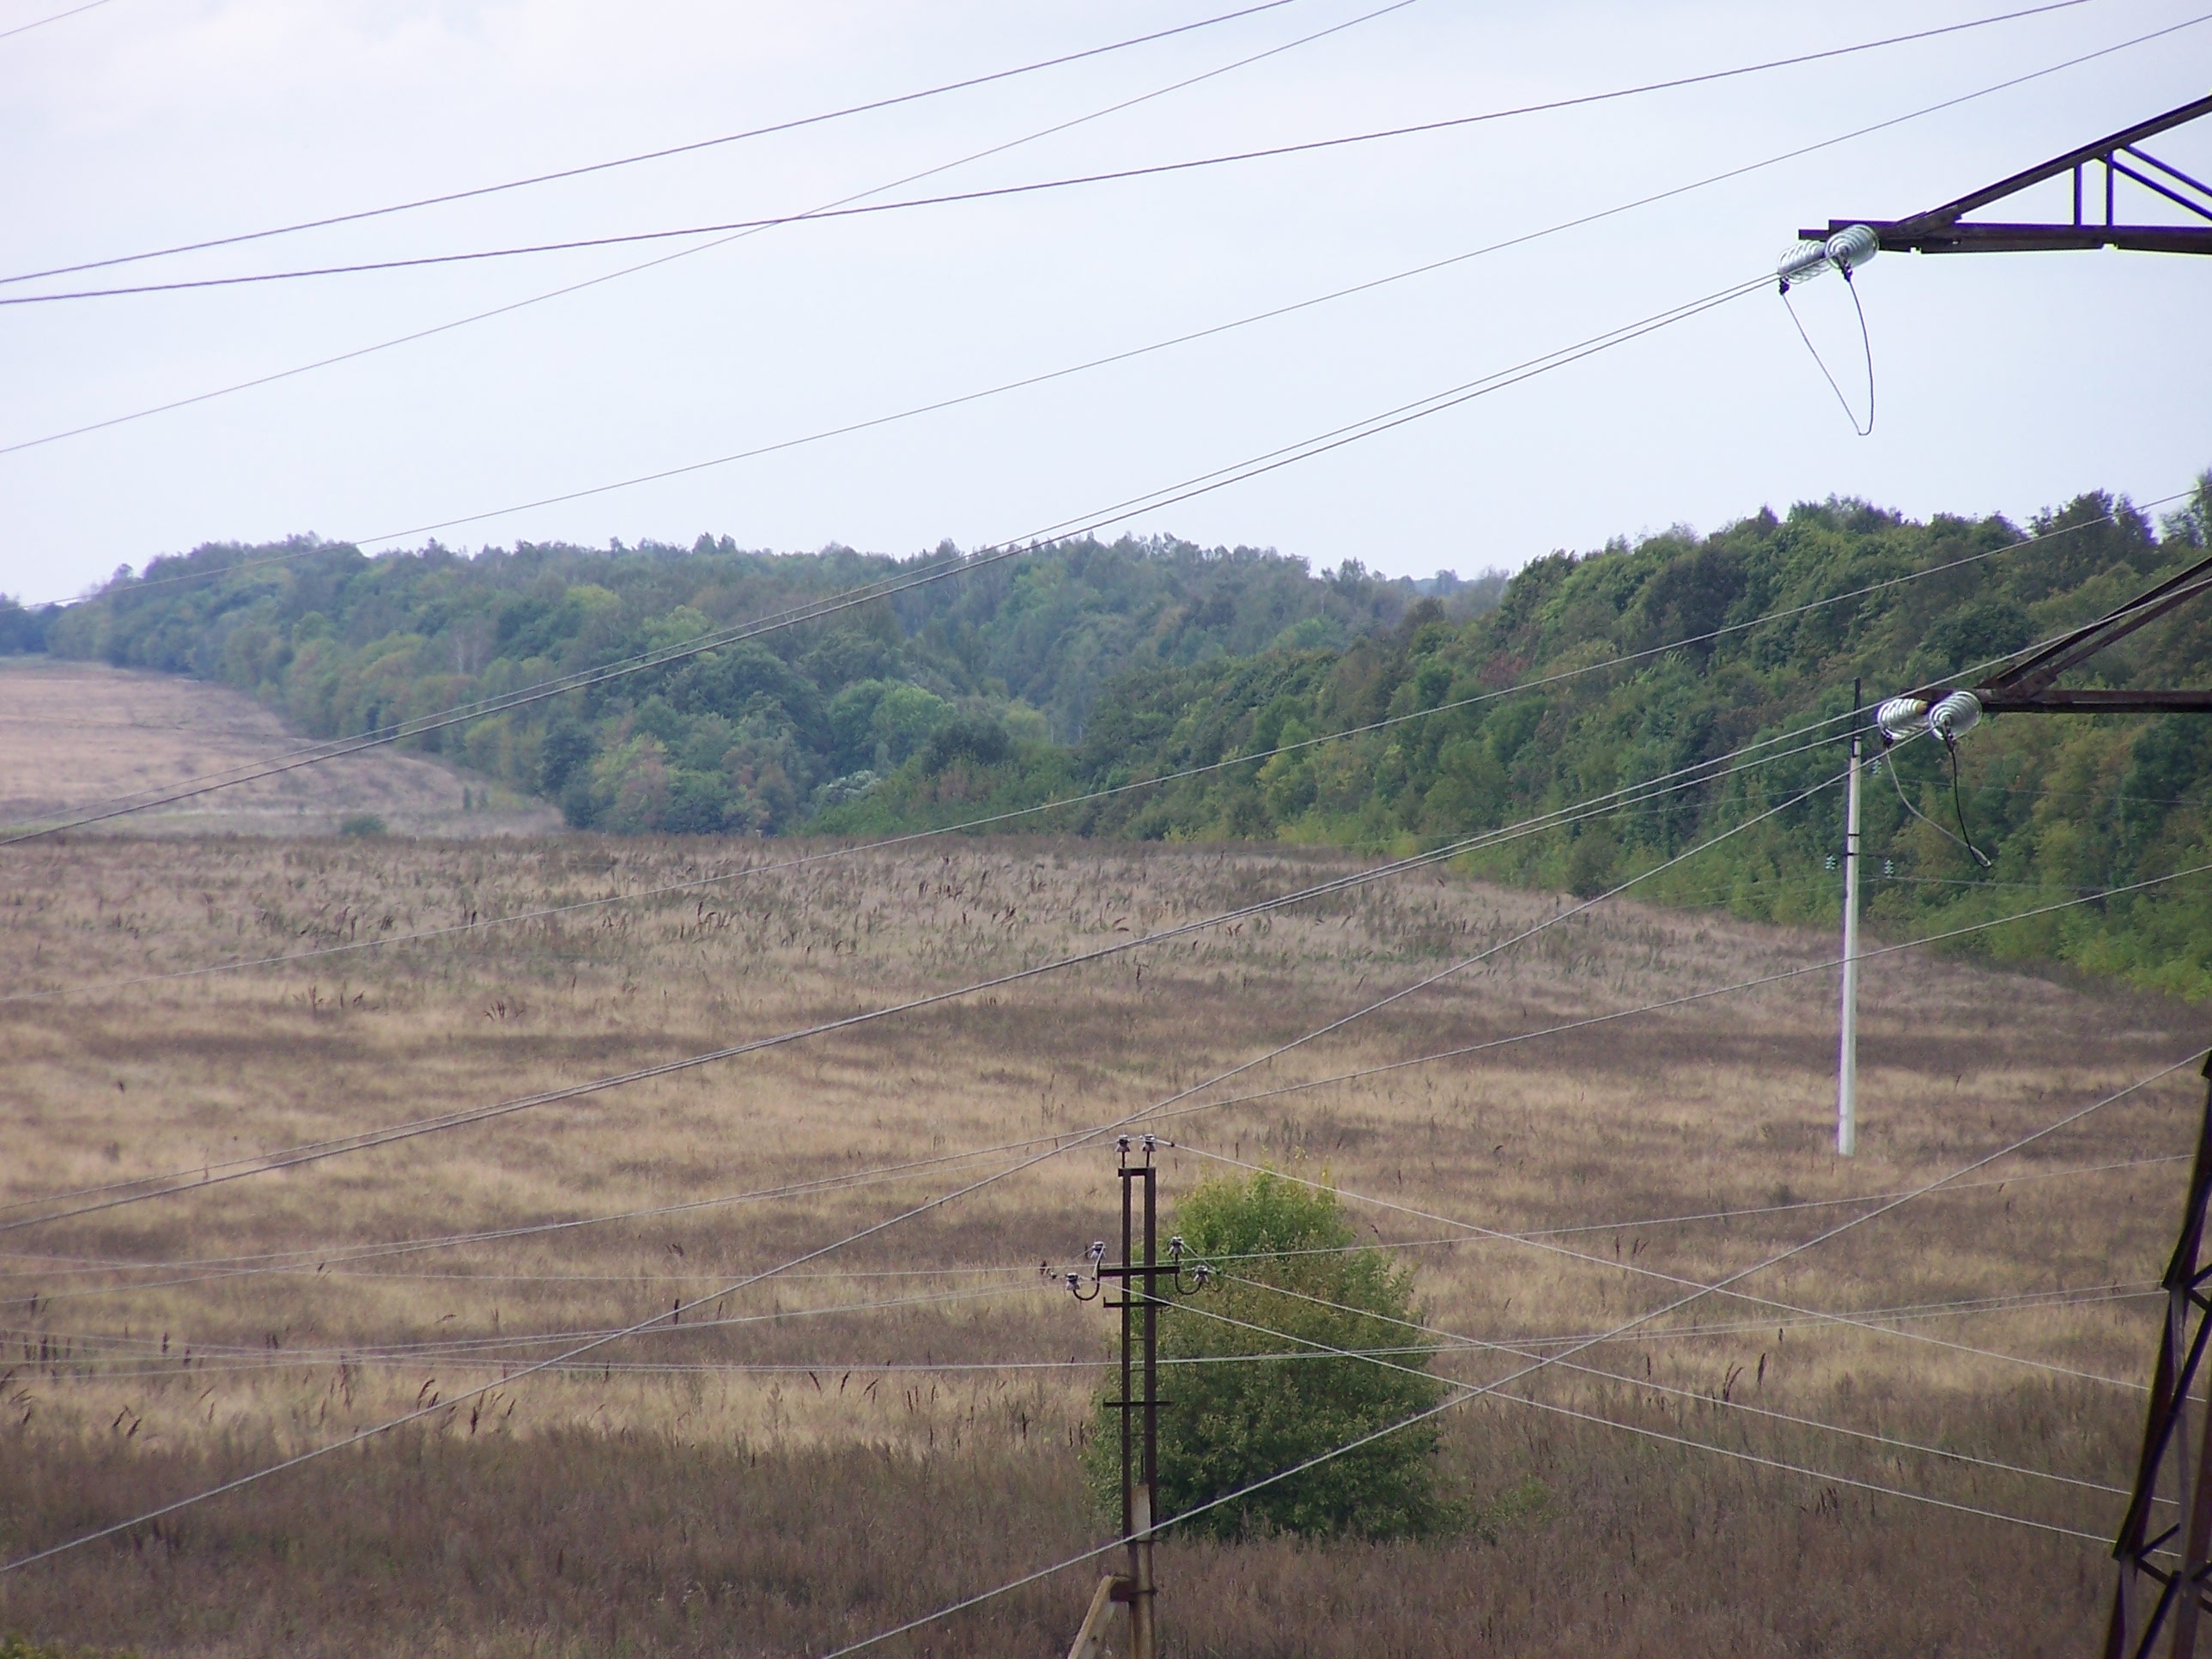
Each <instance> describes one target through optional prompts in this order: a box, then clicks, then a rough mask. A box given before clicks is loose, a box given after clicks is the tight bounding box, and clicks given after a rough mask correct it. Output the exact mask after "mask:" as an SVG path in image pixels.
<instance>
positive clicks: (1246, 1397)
mask: <svg viewBox="0 0 2212 1659" xmlns="http://www.w3.org/2000/svg"><path fill="white" fill-rule="evenodd" d="M1176 1228H1177V1231H1180V1232H1181V1233H1182V1237H1183V1238H1184V1241H1185V1242H1186V1243H1187V1244H1188V1246H1189V1248H1190V1249H1191V1250H1192V1251H1193V1252H1194V1254H1195V1255H1197V1256H1198V1257H1199V1258H1200V1259H1201V1260H1203V1261H1206V1262H1208V1263H1210V1264H1212V1267H1213V1270H1214V1279H1213V1282H1212V1285H1209V1286H1208V1287H1207V1288H1206V1290H1205V1291H1202V1292H1200V1294H1199V1295H1197V1296H1195V1297H1192V1298H1191V1299H1190V1300H1189V1301H1188V1302H1186V1303H1182V1304H1177V1305H1176V1306H1173V1307H1171V1308H1170V1309H1168V1310H1166V1311H1164V1313H1163V1314H1162V1315H1161V1318H1160V1352H1161V1355H1162V1358H1163V1359H1164V1361H1165V1362H1166V1370H1165V1378H1164V1383H1163V1384H1162V1389H1161V1392H1162V1393H1163V1395H1165V1396H1166V1397H1167V1398H1168V1399H1170V1401H1172V1402H1173V1403H1172V1405H1171V1406H1170V1408H1169V1409H1167V1410H1166V1411H1164V1412H1163V1413H1161V1417H1160V1449H1159V1469H1160V1512H1161V1516H1162V1517H1163V1518H1164V1519H1172V1518H1173V1517H1175V1516H1178V1515H1185V1514H1188V1513H1190V1511H1192V1510H1196V1509H1198V1508H1199V1507H1200V1505H1202V1504H1207V1503H1210V1502H1212V1500H1214V1499H1216V1498H1221V1497H1223V1496H1225V1494H1227V1493H1230V1492H1240V1491H1242V1490H1243V1488H1246V1487H1248V1486H1252V1485H1254V1483H1255V1482H1258V1481H1261V1480H1266V1479H1267V1477H1268V1476H1270V1475H1273V1474H1279V1472H1281V1471H1283V1470H1285V1469H1289V1468H1296V1467H1297V1465H1299V1464H1301V1463H1304V1462H1307V1461H1308V1460H1310V1459H1311V1458H1314V1457H1316V1456H1318V1455H1321V1454H1322V1453H1324V1452H1327V1451H1329V1450H1331V1449H1334V1448H1335V1447H1337V1446H1340V1445H1343V1444H1345V1443H1347V1442H1350V1441H1353V1440H1357V1439H1359V1438H1360V1437H1363V1436H1365V1435H1369V1434H1372V1433H1373V1432H1374V1431H1376V1430H1378V1429H1384V1428H1387V1427H1389V1425H1392V1424H1394V1423H1400V1422H1404V1421H1406V1420H1407V1419H1410V1418H1413V1417H1416V1416H1418V1415H1419V1413H1422V1412H1424V1411H1426V1410H1427V1409H1428V1408H1429V1407H1432V1406H1434V1405H1436V1404H1437V1402H1438V1401H1441V1400H1442V1399H1443V1384H1442V1383H1438V1382H1437V1380H1436V1379H1435V1378H1433V1377H1431V1376H1427V1375H1426V1374H1425V1372H1426V1367H1427V1364H1428V1361H1429V1358H1430V1356H1431V1352H1432V1350H1431V1348H1430V1347H1428V1346H1426V1345H1425V1343H1424V1341H1423V1339H1422V1337H1421V1335H1420V1334H1419V1332H1418V1331H1417V1330H1414V1329H1413V1328H1409V1326H1408V1325H1407V1323H1405V1322H1407V1321H1410V1320H1412V1319H1413V1318H1414V1317H1415V1314H1414V1310H1413V1274H1412V1271H1411V1270H1410V1269H1407V1268H1401V1267H1397V1266H1396V1265H1395V1264H1394V1263H1393V1262H1392V1261H1390V1260H1389V1257H1388V1256H1387V1255H1385V1254H1384V1253H1383V1251H1381V1250H1376V1249H1360V1248H1358V1244H1357V1241H1356V1237H1355V1235H1354V1234H1353V1231H1352V1226H1351V1224H1350V1223H1349V1222H1348V1221H1346V1219H1345V1217H1344V1214H1343V1210H1342V1206H1341V1205H1340V1203H1339V1201H1338V1200H1337V1198H1336V1195H1335V1194H1334V1193H1330V1192H1328V1191H1325V1190H1318V1189H1316V1188H1310V1187H1306V1186H1303V1185H1301V1184H1299V1183H1297V1182H1291V1181H1286V1180H1285V1179H1283V1178H1282V1177H1281V1176H1276V1175H1272V1174H1260V1175H1255V1176H1252V1177H1251V1178H1250V1179H1249V1180H1237V1179H1224V1180H1218V1181H1210V1182H1206V1183H1205V1184H1204V1185H1202V1186H1200V1188H1197V1189H1196V1190H1195V1191H1194V1192H1193V1193H1192V1194H1190V1195H1189V1197H1188V1198H1187V1199H1185V1200H1183V1202H1182V1206H1181V1208H1180V1210H1179V1211H1178V1212H1177V1214H1176ZM1329 1349H1336V1350H1350V1351H1353V1352H1360V1351H1383V1352H1379V1353H1378V1354H1377V1355H1376V1358H1380V1359H1383V1360H1386V1361H1387V1362H1388V1363H1387V1364H1376V1363H1375V1361H1374V1360H1370V1359H1367V1358H1351V1357H1341V1356H1339V1355H1334V1354H1329V1353H1327V1352H1324V1351H1325V1350H1329ZM1119 1384H1120V1378H1119V1377H1118V1376H1115V1377H1114V1378H1113V1379H1112V1380H1111V1381H1110V1382H1109V1383H1108V1384H1107V1386H1106V1388H1105V1389H1103V1390H1102V1391H1101V1394H1100V1396H1099V1401H1098V1404H1097V1412H1096V1430H1095V1432H1094V1433H1093V1434H1092V1435H1091V1439H1090V1441H1089V1442H1088V1443H1087V1444H1086V1446H1085V1452H1084V1458H1085V1468H1086V1472H1087V1473H1088V1474H1089V1476H1090V1480H1091V1489H1092V1491H1093V1492H1094V1493H1095V1494H1096V1495H1097V1498H1098V1500H1099V1502H1100V1504H1101V1505H1102V1507H1103V1508H1105V1509H1106V1510H1108V1512H1109V1514H1111V1515H1112V1516H1115V1517H1117V1518H1118V1516H1119V1514H1120V1505H1121V1424H1120V1413H1119V1412H1118V1411H1116V1410H1115V1408H1114V1407H1110V1406H1109V1405H1107V1404H1106V1403H1105V1402H1106V1401H1107V1399H1108V1398H1109V1396H1111V1395H1114V1394H1115V1392H1116V1391H1117V1390H1118V1388H1119ZM1437 1439H1438V1429H1437V1424H1436V1421H1435V1419H1425V1420H1423V1421H1421V1422H1418V1423H1413V1424H1411V1425H1409V1426H1407V1427H1406V1428H1403V1429H1400V1430H1398V1431H1396V1432H1395V1433H1391V1434H1387V1435H1384V1436H1383V1437H1381V1438H1379V1439H1376V1440H1372V1441H1370V1442H1369V1443H1367V1444H1365V1445H1363V1446H1361V1447H1359V1448H1358V1449H1357V1450H1354V1451H1351V1452H1347V1453H1346V1454H1345V1455H1342V1456H1340V1457H1336V1458H1333V1459H1331V1460H1330V1461H1329V1462H1326V1463H1323V1464H1321V1465H1320V1466H1319V1467H1317V1468H1312V1469H1309V1470H1306V1471H1305V1472H1304V1473H1302V1474H1296V1475H1292V1476H1291V1477H1289V1478H1288V1479H1285V1480H1277V1481H1274V1482H1273V1484H1271V1485H1268V1486H1261V1488H1260V1489H1259V1490H1258V1491H1256V1492H1250V1493H1249V1495H1247V1496H1244V1497H1240V1498H1234V1499H1232V1500H1231V1501H1230V1502H1228V1503H1225V1504H1218V1506H1217V1507H1215V1508H1212V1509H1208V1510H1205V1511H1204V1512H1203V1513H1202V1514H1199V1515H1195V1516H1193V1517H1192V1519H1191V1521H1190V1522H1188V1526H1189V1527H1190V1528H1194V1529H1197V1530H1200V1531H1203V1532H1206V1533H1209V1534H1213V1535H1215V1536H1217V1537H1237V1536H1245V1535H1250V1534H1267V1533H1297V1534H1353V1535H1355V1536H1359V1537H1365V1538H1393V1537H1406V1536H1411V1535H1416V1534H1422V1533H1426V1532H1431V1531H1433V1530H1435V1529H1436V1528H1438V1527H1439V1526H1440V1525H1442V1524H1443V1522H1445V1520H1446V1519H1447V1517H1448V1516H1449V1505H1448V1504H1446V1503H1445V1502H1444V1501H1443V1498H1441V1496H1440V1495H1439V1493H1438V1491H1437V1455H1436V1454H1437Z"/></svg>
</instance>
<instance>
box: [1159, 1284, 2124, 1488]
mask: <svg viewBox="0 0 2212 1659" xmlns="http://www.w3.org/2000/svg"><path fill="white" fill-rule="evenodd" d="M1223 1277H1225V1278H1226V1279H1229V1280H1230V1282H1231V1283H1232V1284H1238V1285H1246V1286H1249V1288H1251V1289H1254V1290H1261V1291H1273V1293H1275V1294H1276V1295H1279V1296H1283V1297H1288V1298H1290V1299H1291V1300H1293V1301H1297V1302H1303V1303H1305V1304H1309V1305H1310V1306H1313V1307H1316V1308H1324V1309H1328V1310H1330V1311H1332V1312H1335V1313H1342V1314H1351V1315H1353V1316H1357V1317H1359V1318H1362V1319H1371V1320H1374V1321H1376V1322H1379V1323H1382V1324H1385V1325H1396V1326H1399V1327H1401V1328H1404V1329H1407V1330H1413V1331H1418V1332H1419V1333H1421V1334H1423V1335H1425V1336H1431V1337H1435V1338H1437V1339H1440V1340H1441V1342H1442V1344H1443V1346H1438V1347H1437V1348H1435V1349H1432V1350H1431V1353H1432V1354H1434V1355H1436V1356H1437V1357H1442V1356H1443V1354H1445V1353H1449V1352H1454V1351H1473V1352H1485V1353H1496V1354H1504V1355H1507V1356H1508V1357H1510V1358H1515V1359H1529V1358H1534V1355H1532V1354H1528V1353H1524V1352H1519V1351H1517V1350H1516V1349H1515V1348H1514V1347H1513V1346H1511V1345H1510V1344H1507V1343H1503V1342H1493V1341H1486V1340H1483V1339H1482V1338H1480V1337H1474V1336H1467V1335H1464V1334H1461V1333H1459V1332H1456V1331H1449V1330H1445V1329H1443V1328H1441V1327H1439V1326H1435V1325H1428V1324H1424V1323H1422V1322H1419V1321H1418V1320H1412V1319H1401V1318H1399V1317H1397V1316H1394V1315H1390V1314H1385V1313H1379V1312H1377V1311H1376V1310H1372V1309H1369V1308H1358V1307H1354V1306H1352V1304H1350V1303H1346V1302H1336V1301H1332V1300H1331V1299H1330V1298H1328V1297H1323V1296H1315V1295H1313V1294H1312V1293H1311V1292H1310V1291H1297V1290H1292V1289H1290V1288H1288V1287H1286V1286H1284V1285H1273V1284H1269V1283H1268V1282H1267V1280H1265V1279H1246V1278H1243V1277H1241V1276H1240V1275H1238V1274H1235V1273H1228V1274H1225V1275H1223ZM1172 1305H1173V1307H1174V1310H1175V1311H1176V1312H1177V1313H1188V1314H1194V1315H1197V1316H1200V1317H1201V1318H1206V1319H1212V1320H1218V1321H1220V1322H1224V1323H1226V1324H1230V1325H1233V1326H1236V1327H1237V1328H1240V1329H1243V1330H1245V1331H1248V1332H1252V1333H1255V1334H1259V1335H1261V1336H1267V1337H1273V1338H1275V1339H1277V1340H1282V1341H1287V1342H1298V1343H1303V1344H1304V1345H1306V1346H1308V1347H1310V1348H1314V1349H1318V1350H1320V1351H1321V1352H1323V1353H1325V1354H1327V1355H1329V1356H1333V1357H1335V1358H1345V1359H1359V1360H1364V1361H1368V1362H1370V1363H1372V1364H1377V1365H1380V1366H1382V1367H1383V1368H1384V1369H1386V1370H1397V1371H1402V1372H1404V1373H1405V1374H1406V1375H1407V1376H1419V1377H1428V1378H1430V1379H1431V1380H1432V1381H1436V1382H1441V1383H1445V1384H1447V1385H1453V1386H1456V1385H1458V1384H1459V1379H1457V1378H1455V1377H1436V1376H1433V1374H1432V1373H1431V1372H1430V1371H1428V1370H1425V1369H1424V1368H1423V1367H1422V1366H1419V1365H1408V1364H1401V1363H1398V1362H1399V1359H1400V1356H1397V1355H1389V1354H1385V1353H1383V1352H1381V1351H1380V1350H1376V1349H1368V1350H1364V1351H1363V1350H1359V1349H1352V1348H1341V1347H1338V1346H1335V1345H1334V1344H1332V1343H1325V1342H1319V1341H1316V1340H1313V1339H1311V1338H1308V1337H1305V1336H1302V1335H1300V1334H1297V1333H1295V1332H1291V1331H1285V1330H1279V1329H1277V1328H1273V1327H1272V1326H1267V1325H1263V1324H1259V1323H1257V1322H1249V1321H1246V1320H1242V1319H1235V1318H1231V1317H1230V1316H1227V1315H1225V1314H1223V1313H1221V1312H1219V1311H1218V1310H1216V1309H1213V1308H1211V1307H1208V1306H1206V1304H1203V1303H1201V1302H1199V1301H1196V1300H1192V1301H1188V1302H1178V1303H1176V1304H1172ZM1560 1369H1561V1370H1566V1371H1570V1372H1572V1373H1573V1374H1575V1375H1576V1376H1587V1377H1591V1378H1594V1379H1595V1380H1597V1381H1599V1382H1602V1383H1619V1384H1620V1385H1621V1386H1623V1387H1625V1388H1628V1389H1634V1390H1636V1391H1637V1392H1638V1393H1649V1394H1658V1395H1668V1396H1669V1397H1671V1398H1673V1399H1676V1400H1687V1401H1692V1402H1694V1403H1696V1404H1698V1405H1699V1406H1720V1407H1724V1408H1726V1409H1728V1410H1729V1411H1736V1412H1742V1413H1747V1414H1748V1415H1750V1416H1753V1417H1764V1418H1767V1419H1771V1420H1772V1421H1775V1422H1778V1423H1787V1424H1789V1425H1791V1426H1792V1427H1796V1428H1803V1429H1814V1430H1818V1431H1820V1432H1821V1433H1823V1434H1832V1435H1837V1436H1839V1437H1844V1438H1847V1439H1852V1440H1863V1441H1867V1442H1869V1443H1871V1444H1875V1445H1879V1446H1887V1447H1889V1448H1891V1449H1893V1450H1897V1451H1909V1452H1914V1453H1917V1454H1918V1455H1921V1456H1923V1457H1938V1458H1942V1459H1944V1460H1946V1461H1947V1462H1954V1463H1967V1464H1972V1465H1973V1466H1975V1467H1977V1468H1985V1469H1990V1470H1994V1471H1996V1472H1998V1473H2000V1474H2018V1475H2025V1476H2027V1477H2028V1478H2029V1479H2031V1480H2050V1481H2053V1482H2056V1483H2058V1484H2060V1485H2063V1486H2078V1487H2081V1488H2084V1489H2086V1490H2087V1491H2090V1492H2109V1493H2112V1495H2114V1496H2116V1497H2120V1498H2125V1497H2126V1496H2128V1490H2127V1488H2126V1487H2124V1486H2108V1485H2106V1483H2105V1482H2103V1481H2101V1480H2079V1479H2077V1478H2076V1477H2075V1476H2073V1475H2069V1474H2053V1473H2052V1472H2051V1470H2048V1469H2038V1468H2029V1467H2027V1465H2026V1464H2022V1463H2008V1462H2002V1460H2000V1459H1997V1458H1992V1457H1978V1456H1976V1455H1974V1454H1973V1453H1972V1452H1962V1451H1957V1450H1954V1449H1949V1448H1947V1447H1942V1446H1930V1445H1926V1444H1923V1443H1921V1442H1919V1441H1917V1440H1906V1439H1903V1438H1900V1437H1898V1436H1895V1435H1888V1434H1883V1433H1881V1432H1879V1431H1875V1430H1872V1429H1855V1428H1851V1427H1849V1426H1848V1425H1844V1424H1841V1423H1830V1422H1826V1421H1825V1420H1823V1419H1820V1418H1817V1417H1806V1416H1802V1415H1800V1414H1799V1413H1795V1412H1784V1411H1777V1410H1774V1409H1772V1408H1771V1407H1765V1406H1755V1405H1753V1404H1752V1403H1751V1402H1750V1401H1743V1400H1734V1399H1730V1398H1729V1396H1728V1395H1725V1394H1723V1395H1711V1394H1704V1393H1700V1392H1699V1391H1698V1390H1697V1389H1685V1388H1681V1387H1679V1386H1677V1385H1675V1384H1674V1383H1661V1382H1658V1381H1656V1380H1655V1379H1652V1378H1650V1377H1634V1376H1622V1375H1621V1374H1620V1372H1618V1371H1612V1370H1607V1369H1606V1368H1605V1367H1603V1366H1601V1365H1584V1364H1577V1363H1576V1362H1574V1361H1572V1360H1566V1361H1563V1362H1561V1365H1560ZM1606 1420H1608V1421H1609V1420H1610V1419H1606ZM1613 1426H1615V1427H1617V1428H1626V1427H1628V1426H1629V1425H1626V1424H1619V1423H1616V1424H1614V1425H1613ZM1685 1444H1699V1442H1685ZM1713 1449H1718V1448H1713ZM1899 1495H1900V1496H1911V1495H1913V1494H1899Z"/></svg>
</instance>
